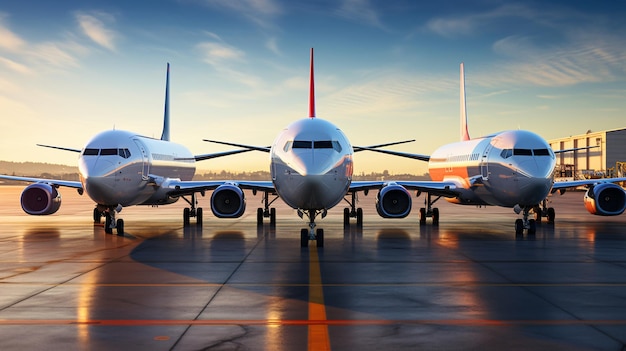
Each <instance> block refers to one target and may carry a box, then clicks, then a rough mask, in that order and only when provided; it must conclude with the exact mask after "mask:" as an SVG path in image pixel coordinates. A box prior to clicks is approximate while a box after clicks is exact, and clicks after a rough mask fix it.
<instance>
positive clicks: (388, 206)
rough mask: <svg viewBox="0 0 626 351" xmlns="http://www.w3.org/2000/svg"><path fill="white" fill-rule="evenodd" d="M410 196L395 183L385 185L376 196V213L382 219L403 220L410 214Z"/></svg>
mask: <svg viewBox="0 0 626 351" xmlns="http://www.w3.org/2000/svg"><path fill="white" fill-rule="evenodd" d="M411 204H412V200H411V194H410V193H409V191H408V190H406V189H405V188H404V187H403V186H400V185H397V184H396V183H389V184H387V185H385V186H384V187H383V188H382V189H380V191H379V192H378V195H376V211H378V214H379V215H380V216H381V217H383V218H404V217H406V216H408V215H409V213H410V212H411Z"/></svg>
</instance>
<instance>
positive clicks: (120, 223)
mask: <svg viewBox="0 0 626 351" xmlns="http://www.w3.org/2000/svg"><path fill="white" fill-rule="evenodd" d="M115 228H116V229H117V235H118V236H124V220H123V219H121V218H120V219H118V220H117V223H116V226H115Z"/></svg>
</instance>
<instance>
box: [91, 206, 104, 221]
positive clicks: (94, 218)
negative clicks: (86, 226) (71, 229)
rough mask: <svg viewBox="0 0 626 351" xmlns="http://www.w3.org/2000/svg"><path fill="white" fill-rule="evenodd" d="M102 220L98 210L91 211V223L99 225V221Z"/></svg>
mask: <svg viewBox="0 0 626 351" xmlns="http://www.w3.org/2000/svg"><path fill="white" fill-rule="evenodd" d="M101 219H102V212H100V210H98V208H97V207H96V208H94V209H93V222H94V223H95V224H100V220H101Z"/></svg>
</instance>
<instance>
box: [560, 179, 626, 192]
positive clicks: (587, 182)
mask: <svg viewBox="0 0 626 351" xmlns="http://www.w3.org/2000/svg"><path fill="white" fill-rule="evenodd" d="M617 182H626V178H625V177H622V178H600V179H582V180H572V181H563V182H554V184H553V185H552V191H555V190H560V189H566V188H575V187H578V186H585V185H596V184H600V183H617Z"/></svg>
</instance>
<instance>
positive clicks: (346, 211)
mask: <svg viewBox="0 0 626 351" xmlns="http://www.w3.org/2000/svg"><path fill="white" fill-rule="evenodd" d="M349 226H350V209H349V208H347V207H346V208H344V209H343V227H344V228H348V227H349Z"/></svg>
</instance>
